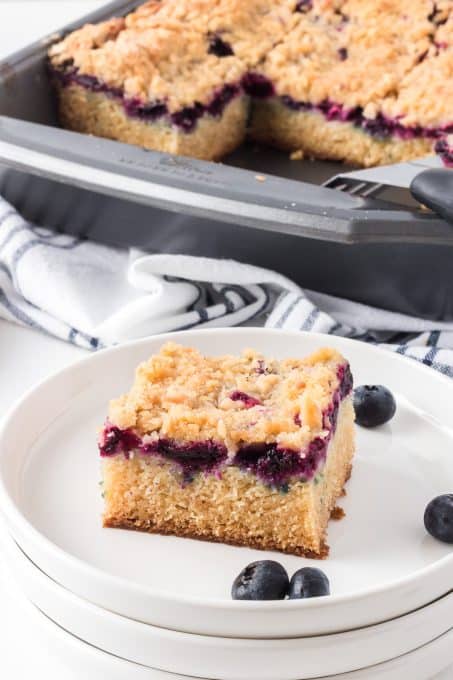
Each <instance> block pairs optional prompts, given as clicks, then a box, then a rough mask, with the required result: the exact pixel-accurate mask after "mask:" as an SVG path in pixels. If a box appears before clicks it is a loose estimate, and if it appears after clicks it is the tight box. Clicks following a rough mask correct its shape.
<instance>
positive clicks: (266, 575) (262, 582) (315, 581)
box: [231, 560, 330, 600]
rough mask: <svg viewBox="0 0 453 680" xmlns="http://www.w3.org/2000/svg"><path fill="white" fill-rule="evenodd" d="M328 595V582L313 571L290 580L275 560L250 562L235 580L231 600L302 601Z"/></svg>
mask: <svg viewBox="0 0 453 680" xmlns="http://www.w3.org/2000/svg"><path fill="white" fill-rule="evenodd" d="M325 595H330V585H329V579H328V578H327V576H326V575H325V574H324V572H322V571H321V569H316V568H314V567H303V568H302V569H299V570H298V571H296V573H295V574H294V575H293V577H292V579H291V580H289V577H288V574H287V572H286V569H285V568H284V567H283V566H282V565H281V564H280V563H279V562H275V561H274V560H260V561H259V562H252V563H251V564H249V565H248V566H247V567H245V569H243V570H242V571H241V573H240V574H239V575H238V576H237V577H236V578H235V580H234V583H233V587H232V589H231V597H232V598H233V600H284V599H285V598H286V597H288V599H289V600H302V599H307V598H309V597H323V596H325Z"/></svg>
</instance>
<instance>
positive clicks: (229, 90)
mask: <svg viewBox="0 0 453 680" xmlns="http://www.w3.org/2000/svg"><path fill="white" fill-rule="evenodd" d="M304 5H305V3H301V7H302V6H304ZM298 11H301V10H298ZM302 11H304V10H302ZM230 49H231V50H232V48H231V46H230V45H229V44H228V43H226V42H223V40H222V39H221V38H220V37H219V36H213V37H212V38H211V44H210V48H209V50H210V51H211V50H212V53H215V52H214V50H219V52H224V54H219V55H218V56H228V55H229V54H230V52H229V50H230ZM231 53H233V52H231ZM338 55H339V58H340V59H341V60H345V59H347V58H348V53H347V50H346V49H345V48H340V49H339V51H338ZM50 71H51V75H52V76H53V77H54V78H56V79H58V80H59V82H60V83H61V84H62V85H63V86H69V85H72V84H77V85H80V86H81V87H84V88H85V89H87V90H90V91H91V92H100V93H103V94H105V95H107V96H109V97H113V98H115V99H119V100H121V103H122V105H123V108H124V111H125V113H126V114H127V115H128V116H130V117H131V118H138V119H139V120H142V121H146V122H155V121H157V120H161V119H164V120H165V121H166V122H169V123H170V124H172V125H175V126H176V127H178V128H179V129H180V130H182V131H183V132H186V133H190V132H193V131H194V130H195V128H196V126H197V123H198V121H199V120H200V118H202V117H203V116H205V115H208V116H212V117H215V118H217V117H221V116H222V114H223V112H224V110H225V109H226V107H227V106H228V104H229V103H230V102H231V101H232V100H233V99H234V98H235V97H237V96H239V95H240V94H241V93H243V92H244V93H245V94H247V95H248V96H250V97H252V98H254V99H270V98H271V97H274V96H276V93H275V87H274V84H273V83H272V81H271V80H269V79H268V78H267V77H266V76H264V75H262V74H260V73H255V72H249V73H246V74H245V75H244V76H243V78H242V80H241V82H240V83H238V84H237V83H230V84H227V85H224V86H223V87H221V88H219V89H218V90H217V91H216V92H215V93H214V95H213V97H212V98H211V100H210V101H209V102H208V103H207V104H200V103H199V102H195V104H193V105H192V106H186V107H184V108H183V109H181V110H180V111H177V112H176V113H172V114H170V113H169V111H168V107H167V104H166V103H165V102H164V101H159V100H157V101H155V102H150V103H144V102H143V101H141V100H140V99H138V98H136V97H126V96H125V95H124V93H123V91H122V90H121V89H120V88H116V87H111V86H109V85H107V84H106V83H104V82H102V81H100V80H98V79H97V78H95V77H94V76H89V75H84V74H81V73H79V72H78V70H77V69H76V68H75V67H74V65H73V62H72V61H71V60H67V62H65V63H64V64H62V66H61V67H60V68H53V67H51V68H50ZM279 100H280V101H281V102H282V104H284V105H285V106H286V107H287V108H289V109H291V110H292V111H301V112H302V111H307V112H317V113H321V114H322V115H323V116H324V117H325V118H326V120H328V121H338V122H343V123H351V124H352V125H354V127H357V128H360V129H361V130H363V131H364V132H366V133H367V134H369V135H371V136H372V137H375V138H377V139H382V140H384V139H388V138H391V137H397V138H399V139H402V140H411V139H417V138H424V139H433V140H439V141H438V142H437V144H436V147H435V150H436V152H437V153H438V154H439V155H440V156H441V158H442V159H443V160H444V162H445V163H446V164H447V165H451V163H452V149H451V146H449V145H448V143H447V141H446V140H445V139H444V138H445V136H446V135H448V134H451V133H453V123H449V124H447V125H444V126H440V127H435V128H433V127H423V126H421V125H412V126H407V125H403V124H402V123H401V122H400V120H399V118H390V117H388V116H385V115H383V114H381V113H379V114H378V115H377V116H376V117H375V118H367V117H366V116H365V115H364V112H363V108H362V107H360V106H356V107H353V108H348V107H346V106H343V105H342V104H337V103H335V102H332V101H330V100H328V99H326V100H324V101H322V102H320V103H319V104H312V103H310V102H303V101H298V100H296V99H293V98H292V97H290V96H289V95H282V96H279Z"/></svg>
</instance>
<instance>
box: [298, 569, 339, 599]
mask: <svg viewBox="0 0 453 680" xmlns="http://www.w3.org/2000/svg"><path fill="white" fill-rule="evenodd" d="M324 595H330V585H329V579H328V578H327V576H326V575H325V573H324V572H323V571H321V569H315V568H314V567H303V569H299V571H296V573H295V574H294V576H293V577H292V579H291V582H290V584H289V599H290V600H301V599H305V598H307V597H323V596H324Z"/></svg>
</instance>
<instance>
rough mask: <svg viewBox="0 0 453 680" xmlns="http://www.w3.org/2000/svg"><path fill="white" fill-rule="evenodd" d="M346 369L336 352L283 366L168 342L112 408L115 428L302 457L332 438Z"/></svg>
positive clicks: (251, 353)
mask: <svg viewBox="0 0 453 680" xmlns="http://www.w3.org/2000/svg"><path fill="white" fill-rule="evenodd" d="M345 364H347V362H346V361H345V359H344V358H343V357H342V356H341V354H339V353H338V352H337V351H335V350H333V349H328V348H325V349H321V350H319V351H317V352H315V353H314V354H312V355H310V356H308V357H306V358H303V359H284V360H276V359H270V358H266V357H263V356H262V355H260V354H258V353H257V352H255V351H253V350H246V351H244V352H243V353H242V355H241V356H222V357H205V356H202V355H201V354H200V353H199V352H198V351H197V350H195V349H191V348H188V347H183V346H180V345H177V344H173V343H168V344H166V345H164V346H163V347H162V349H161V351H160V352H159V353H158V354H155V355H154V356H152V357H151V358H150V359H149V360H148V361H146V362H144V363H143V364H141V365H140V366H139V367H138V369H137V371H136V376H135V381H134V384H133V386H132V389H131V391H130V392H129V393H128V394H126V395H124V396H122V397H120V398H119V399H117V400H114V401H112V402H111V404H110V409H109V421H110V423H112V424H113V425H114V426H116V427H118V428H121V429H123V430H124V429H128V428H130V429H132V430H134V432H136V433H137V434H138V435H139V436H141V437H143V436H145V435H148V436H150V437H151V438H153V437H155V438H157V437H159V438H168V439H172V440H175V441H197V440H205V441H206V440H214V441H215V440H221V441H222V442H225V444H226V445H227V447H228V449H229V450H230V451H234V450H235V449H236V448H237V447H238V446H239V445H241V444H244V443H245V444H247V443H254V442H263V443H271V442H277V443H278V444H279V445H281V446H282V447H287V448H293V449H297V450H300V449H302V448H304V447H305V446H306V445H307V444H309V443H310V442H311V441H312V440H313V439H314V438H316V437H318V436H324V435H326V434H327V431H326V430H325V425H326V423H325V419H324V414H325V412H326V411H327V410H328V408H329V406H331V403H332V398H333V395H334V393H335V392H336V390H338V388H339V385H340V378H339V369H340V368H341V367H343V366H344V365H345Z"/></svg>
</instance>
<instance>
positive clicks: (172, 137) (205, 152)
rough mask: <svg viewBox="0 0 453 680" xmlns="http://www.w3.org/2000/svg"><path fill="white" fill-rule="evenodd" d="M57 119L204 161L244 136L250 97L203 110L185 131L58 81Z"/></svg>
mask: <svg viewBox="0 0 453 680" xmlns="http://www.w3.org/2000/svg"><path fill="white" fill-rule="evenodd" d="M56 90H57V97H58V109H59V119H60V122H61V124H62V126H63V127H65V128H67V129H69V130H73V131H75V132H83V133H87V134H91V135H95V136H98V137H106V138H107V139H114V140H117V141H120V142H125V143H128V144H135V145H137V146H140V147H142V148H145V149H152V150H155V151H162V152H167V153H172V154H177V155H182V156H190V157H192V158H199V159H202V160H219V159H220V158H222V157H223V156H225V155H227V154H228V153H230V152H232V151H234V150H235V149H236V148H237V147H238V146H240V145H241V144H242V142H243V140H244V137H245V132H246V125H247V117H248V113H249V102H248V97H246V96H237V97H235V98H234V99H233V100H232V101H231V102H230V103H229V104H228V105H227V106H226V108H225V109H224V111H223V113H222V115H221V116H218V117H217V116H209V115H205V116H203V117H201V118H200V119H199V120H198V121H197V125H196V128H195V129H194V130H193V131H191V132H188V133H187V132H184V130H181V129H179V128H178V127H177V126H176V125H171V124H170V123H167V122H166V121H165V119H162V120H156V121H144V120H140V119H139V118H134V117H132V116H129V115H127V113H126V112H125V110H124V107H123V105H122V103H121V101H120V100H118V99H116V98H115V97H111V96H109V95H107V94H105V93H102V92H93V91H91V90H90V89H88V88H85V87H83V86H81V85H78V84H76V83H73V84H71V85H61V84H57V85H56Z"/></svg>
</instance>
